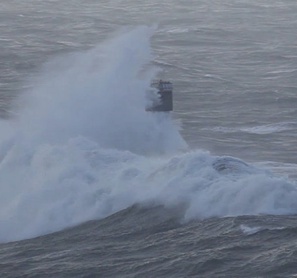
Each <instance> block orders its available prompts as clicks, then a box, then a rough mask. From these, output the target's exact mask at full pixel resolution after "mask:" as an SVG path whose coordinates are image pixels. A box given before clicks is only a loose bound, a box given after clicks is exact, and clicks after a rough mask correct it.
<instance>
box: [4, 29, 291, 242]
mask: <svg viewBox="0 0 297 278" xmlns="http://www.w3.org/2000/svg"><path fill="white" fill-rule="evenodd" d="M152 34H153V30H152V29H151V28H146V27H141V28H136V29H135V30H132V31H130V32H128V33H124V34H122V35H119V36H118V37H116V38H114V39H112V40H108V41H106V42H103V43H102V44H99V45H98V46H97V47H95V48H94V49H91V50H88V51H86V52H81V53H74V54H70V55H66V57H59V58H56V59H54V60H53V61H51V62H49V63H48V64H47V65H46V66H45V67H44V69H43V71H42V72H41V74H40V75H39V76H38V77H37V78H36V79H35V81H34V83H33V84H32V90H31V91H30V92H28V93H25V94H24V95H23V97H22V98H21V99H20V103H21V104H22V105H23V106H24V107H23V109H21V110H20V112H19V119H13V120H12V121H11V122H5V123H4V122H3V123H1V129H2V130H1V131H2V132H1V134H2V135H1V144H0V152H1V153H0V158H1V162H0V192H1V195H0V241H1V242H5V241H12V240H19V239H24V238H31V237H35V236H38V235H42V234H46V233H51V232H54V231H58V230H61V229H64V228H66V227H70V226H73V225H77V224H79V223H82V222H85V221H88V220H92V219H101V218H103V217H106V216H108V215H111V214H112V213H115V212H118V211H120V210H122V209H125V208H127V207H129V206H132V205H134V204H146V205H147V204H156V205H164V206H167V207H173V206H179V205H183V207H184V208H185V213H184V219H186V220H191V219H196V218H205V217H212V216H219V217H224V216H230V215H244V214H259V213H271V214H287V213H296V212H297V204H296V198H297V190H296V185H295V184H293V183H292V182H290V181H287V180H284V179H281V178H276V177H273V176H272V175H271V174H269V173H267V172H266V171H261V170H255V169H254V168H253V167H249V165H248V164H245V163H239V166H238V167H235V169H236V172H234V171H232V170H231V171H224V172H221V171H220V170H218V169H220V168H218V167H214V165H217V163H218V160H219V161H220V158H218V157H215V156H212V155H210V154H209V153H208V152H202V151H199V150H196V151H194V150H193V151H188V152H183V153H182V152H180V150H182V149H184V148H185V146H186V143H185V142H184V140H183V139H182V137H181V135H180V134H179V132H178V127H177V126H176V125H175V124H174V123H173V122H172V120H171V118H170V117H169V116H168V115H163V114H158V113H150V112H146V111H145V106H146V97H145V94H146V93H145V92H146V91H147V90H148V89H149V86H150V82H151V79H152V78H153V77H154V74H155V70H154V69H152V68H151V67H150V66H149V65H150V61H151V58H152V54H151V50H150V38H151V36H152ZM240 165H245V167H242V168H241V166H240Z"/></svg>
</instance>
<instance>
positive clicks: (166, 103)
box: [148, 80, 173, 112]
mask: <svg viewBox="0 0 297 278" xmlns="http://www.w3.org/2000/svg"><path fill="white" fill-rule="evenodd" d="M152 87H153V88H156V89H157V90H158V92H157V94H158V97H159V99H158V101H156V103H154V104H153V106H152V107H151V108H149V109H148V110H149V111H156V112H169V111H172V110H173V97H172V89H173V87H172V83H171V82H168V81H162V80H160V81H158V82H154V83H152Z"/></svg>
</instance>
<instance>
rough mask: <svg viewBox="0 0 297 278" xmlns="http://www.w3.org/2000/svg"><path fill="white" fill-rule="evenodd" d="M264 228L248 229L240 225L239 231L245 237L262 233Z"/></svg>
mask: <svg viewBox="0 0 297 278" xmlns="http://www.w3.org/2000/svg"><path fill="white" fill-rule="evenodd" d="M263 229H264V228H261V227H249V226H247V225H240V230H241V231H242V232H243V233H244V234H245V235H248V236H249V235H253V234H256V233H258V232H260V231H262V230H263Z"/></svg>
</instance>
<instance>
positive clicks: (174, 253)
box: [1, 207, 297, 277]
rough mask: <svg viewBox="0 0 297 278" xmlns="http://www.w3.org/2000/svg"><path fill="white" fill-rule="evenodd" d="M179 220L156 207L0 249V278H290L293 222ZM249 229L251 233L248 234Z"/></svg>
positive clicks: (293, 254) (292, 273) (136, 209)
mask: <svg viewBox="0 0 297 278" xmlns="http://www.w3.org/2000/svg"><path fill="white" fill-rule="evenodd" d="M179 214H180V212H177V211H173V210H168V209H164V208H160V207H157V208H149V209H148V208H139V207H131V208H129V209H127V210H123V211H121V212H119V213H116V214H114V215H112V216H110V217H108V218H106V219H104V220H101V221H92V222H88V223H85V224H83V225H80V226H79V227H76V228H73V229H68V230H65V231H62V232H58V233H54V234H51V235H48V236H44V237H40V238H36V239H34V240H25V241H19V242H15V243H10V244H4V245H2V247H1V270H2V275H3V276H4V277H16V276H23V277H53V276H55V277H226V276H227V277H228V276H229V277H295V275H296V229H297V227H296V217H295V216H294V217H293V216H286V217H272V216H258V217H251V216H242V217H237V218H232V217H230V218H224V219H220V218H210V219H206V220H202V221H193V222H190V223H187V224H180V221H179V218H178V216H177V215H179ZM280 223H282V225H283V226H280ZM251 224H252V225H254V227H255V228H254V229H253V230H248V229H247V226H246V225H251Z"/></svg>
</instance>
